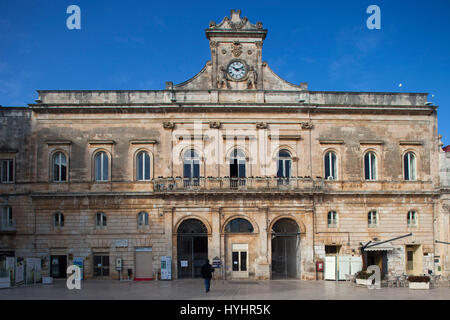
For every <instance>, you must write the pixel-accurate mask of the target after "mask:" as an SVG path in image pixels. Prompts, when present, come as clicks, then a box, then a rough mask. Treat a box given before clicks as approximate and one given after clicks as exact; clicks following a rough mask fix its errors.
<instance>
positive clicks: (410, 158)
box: [403, 152, 416, 181]
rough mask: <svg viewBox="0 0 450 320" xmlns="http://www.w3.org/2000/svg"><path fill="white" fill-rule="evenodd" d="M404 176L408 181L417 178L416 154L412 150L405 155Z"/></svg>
mask: <svg viewBox="0 0 450 320" xmlns="http://www.w3.org/2000/svg"><path fill="white" fill-rule="evenodd" d="M403 176H404V177H405V180H406V181H414V180H416V156H415V155H414V153H412V152H407V153H406V154H405V155H404V156H403Z"/></svg>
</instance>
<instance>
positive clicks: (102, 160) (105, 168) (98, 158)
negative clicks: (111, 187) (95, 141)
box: [95, 151, 109, 182]
mask: <svg viewBox="0 0 450 320" xmlns="http://www.w3.org/2000/svg"><path fill="white" fill-rule="evenodd" d="M108 179H109V158H108V155H107V154H106V152H104V151H100V152H97V154H96V155H95V181H100V182H102V181H108Z"/></svg>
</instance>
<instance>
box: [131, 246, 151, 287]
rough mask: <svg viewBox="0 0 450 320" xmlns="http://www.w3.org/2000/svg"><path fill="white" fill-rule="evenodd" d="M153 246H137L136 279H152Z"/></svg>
mask: <svg viewBox="0 0 450 320" xmlns="http://www.w3.org/2000/svg"><path fill="white" fill-rule="evenodd" d="M152 279H153V266H152V248H136V276H135V280H152Z"/></svg>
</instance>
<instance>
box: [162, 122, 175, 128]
mask: <svg viewBox="0 0 450 320" xmlns="http://www.w3.org/2000/svg"><path fill="white" fill-rule="evenodd" d="M163 128H164V129H173V128H175V123H173V122H169V121H165V122H163Z"/></svg>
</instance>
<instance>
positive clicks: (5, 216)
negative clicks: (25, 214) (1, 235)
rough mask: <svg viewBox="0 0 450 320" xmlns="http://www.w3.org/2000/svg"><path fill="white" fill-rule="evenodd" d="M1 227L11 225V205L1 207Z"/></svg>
mask: <svg viewBox="0 0 450 320" xmlns="http://www.w3.org/2000/svg"><path fill="white" fill-rule="evenodd" d="M1 226H2V227H7V228H10V227H12V226H13V218H12V208H11V207H3V208H2V221H1Z"/></svg>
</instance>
